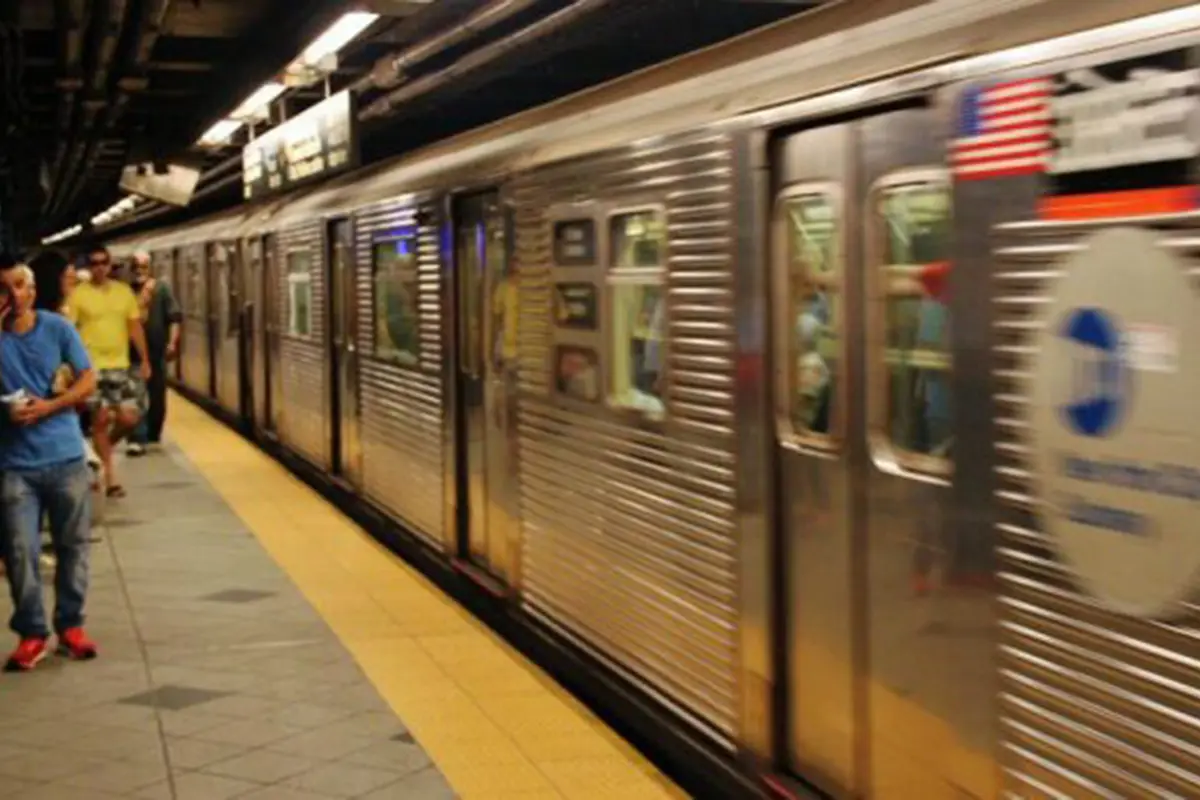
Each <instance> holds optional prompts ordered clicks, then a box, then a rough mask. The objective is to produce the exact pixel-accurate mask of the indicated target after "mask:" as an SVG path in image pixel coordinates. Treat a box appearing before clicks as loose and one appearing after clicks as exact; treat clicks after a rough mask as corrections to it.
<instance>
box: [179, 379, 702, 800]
mask: <svg viewBox="0 0 1200 800" xmlns="http://www.w3.org/2000/svg"><path fill="white" fill-rule="evenodd" d="M169 428H170V435H171V439H172V441H174V442H175V444H176V445H178V447H179V449H180V450H181V451H182V453H183V455H184V456H185V457H186V458H187V459H188V461H190V462H191V465H192V466H193V467H194V468H195V469H196V471H197V472H199V473H200V474H201V475H203V476H204V478H205V479H206V480H207V481H208V482H209V484H210V485H211V486H212V487H213V489H214V490H215V491H216V493H217V494H218V495H220V497H221V498H222V500H223V501H224V502H225V503H226V504H227V505H228V506H229V507H230V508H231V509H232V510H233V511H234V513H235V514H236V515H237V516H238V517H239V518H240V519H241V520H242V521H243V522H244V523H245V525H246V527H247V528H248V529H249V530H250V532H251V533H252V534H253V535H254V537H255V538H256V539H257V540H258V541H259V543H260V544H261V545H262V546H263V548H264V549H265V550H266V551H267V552H268V554H270V556H271V557H272V559H273V560H274V561H275V562H276V563H277V564H278V565H279V567H280V568H281V569H282V570H283V571H284V572H285V573H286V574H287V575H288V577H289V578H290V579H291V580H292V582H293V583H294V584H295V585H296V587H297V588H298V589H299V590H300V592H301V594H302V595H303V596H304V597H305V599H307V600H308V602H309V603H310V604H312V606H313V608H315V609H316V611H317V612H318V613H319V614H320V615H321V617H322V618H323V619H324V621H325V623H326V624H327V625H328V626H329V627H330V629H331V630H332V631H333V632H334V634H335V635H336V636H337V637H338V639H339V640H340V641H341V642H342V644H343V645H344V646H345V647H346V648H347V650H349V652H350V653H351V655H352V656H353V657H354V659H355V661H356V662H357V663H358V665H359V667H360V668H361V669H362V670H363V672H364V673H365V674H366V676H367V678H368V680H370V682H371V683H372V685H374V687H375V688H376V690H377V691H378V692H379V694H380V696H381V697H382V698H383V699H384V701H385V702H386V703H387V704H388V705H389V707H390V708H391V709H392V710H393V711H394V712H395V714H396V716H397V717H399V718H400V720H401V721H402V722H403V723H404V724H405V725H407V726H408V728H409V729H410V730H411V732H412V734H413V736H414V737H415V738H416V740H417V742H418V743H419V744H420V745H421V746H422V747H423V748H424V749H425V751H426V752H427V753H428V754H429V756H430V758H431V759H432V760H433V761H434V763H435V764H436V765H437V767H438V769H439V770H440V771H441V772H442V774H443V775H444V776H445V777H446V779H447V780H448V781H449V782H450V784H451V785H452V786H453V787H454V789H455V791H456V792H457V793H458V794H459V795H460V796H461V797H464V798H491V799H494V800H505V798H514V799H515V798H526V800H533V799H534V798H543V797H545V798H571V799H572V800H574V799H575V798H579V800H586V799H587V798H613V797H620V798H622V800H640V798H679V797H685V796H686V795H685V794H684V793H683V792H681V791H680V790H679V789H678V788H677V787H675V786H674V785H672V784H671V783H670V781H668V780H667V779H666V778H665V777H664V776H663V775H661V774H660V773H659V772H658V771H657V770H656V769H655V768H654V767H653V765H651V764H650V763H649V762H648V761H646V759H645V758H643V757H642V756H641V754H639V753H638V752H637V751H636V750H634V749H633V748H632V747H631V746H630V745H628V744H627V743H626V742H625V741H623V740H622V739H621V738H620V737H619V736H617V735H616V734H615V733H613V732H612V731H611V730H610V729H609V728H607V727H606V726H605V725H604V724H603V723H601V722H600V721H599V720H598V719H597V718H596V717H595V716H593V715H592V714H591V713H590V712H589V711H588V710H587V709H586V708H584V707H583V706H582V704H580V703H579V702H577V701H576V700H575V699H574V698H572V697H571V696H570V695H568V694H567V693H566V692H565V691H564V690H563V689H562V688H561V687H559V686H558V685H557V684H555V683H554V682H553V681H552V680H551V679H550V678H549V677H548V676H546V675H545V674H544V673H543V672H542V671H541V670H539V669H538V668H537V667H536V666H535V665H533V664H532V663H530V662H529V661H528V660H526V659H525V658H524V657H522V656H521V655H520V654H519V653H517V652H516V651H514V650H513V649H512V648H510V647H508V645H507V644H505V643H504V642H503V641H501V640H500V639H499V638H498V637H497V636H496V635H495V634H494V633H492V632H491V631H490V630H488V629H487V628H486V627H485V626H483V625H482V624H481V623H479V622H478V621H477V620H475V619H474V618H473V617H472V616H471V615H470V614H469V613H468V612H467V611H465V610H464V609H462V608H461V607H459V606H458V605H457V604H456V603H454V602H453V601H452V600H450V598H448V597H447V596H446V595H444V594H443V593H442V592H441V591H439V590H438V589H436V588H435V587H434V586H432V585H431V584H430V583H429V582H428V581H427V580H426V579H425V578H424V577H423V576H422V575H420V574H419V573H418V572H417V571H416V570H414V569H413V568H411V567H410V566H408V565H407V564H406V563H404V562H403V561H402V560H400V559H399V558H397V557H396V556H395V555H393V554H392V553H391V552H390V551H388V550H387V549H385V548H384V547H382V546H381V545H379V544H378V543H377V542H376V541H375V540H374V539H373V538H372V537H371V536H370V535H369V534H368V533H366V532H365V531H363V530H362V529H361V528H359V527H358V526H357V525H355V524H354V523H353V522H352V521H351V520H349V519H348V518H346V517H345V516H344V515H342V514H341V512H339V511H338V510H337V509H336V508H334V507H333V506H332V505H330V504H329V503H327V502H326V501H325V500H324V499H323V498H321V497H320V496H319V495H318V494H316V493H315V492H314V491H312V490H311V489H310V488H309V487H308V486H307V485H305V484H304V483H303V482H301V481H300V480H299V479H297V478H296V477H295V476H293V475H292V474H291V473H290V472H288V471H287V470H286V469H285V468H284V467H283V466H281V465H280V464H278V463H277V462H275V461H274V460H273V459H272V458H270V457H269V456H267V455H265V454H264V453H262V452H261V451H259V450H258V449H257V448H255V447H254V446H253V445H251V444H250V443H248V442H246V441H245V440H244V439H242V438H241V437H240V436H238V435H237V434H236V433H234V432H233V431H231V430H229V429H228V428H226V427H225V426H224V425H222V424H220V423H218V422H216V421H215V420H213V419H211V418H210V417H208V416H207V415H206V414H205V413H204V412H203V411H202V410H201V409H200V408H198V407H197V406H195V405H193V404H192V403H190V402H188V401H187V400H185V399H183V398H182V397H180V396H178V395H176V394H173V395H172V409H171V420H170V424H169Z"/></svg>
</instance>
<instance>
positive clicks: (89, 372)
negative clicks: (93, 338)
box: [11, 328, 97, 425]
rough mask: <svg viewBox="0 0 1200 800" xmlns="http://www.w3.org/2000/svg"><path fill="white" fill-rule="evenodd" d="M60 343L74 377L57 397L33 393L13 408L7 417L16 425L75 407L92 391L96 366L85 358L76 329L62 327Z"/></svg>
mask: <svg viewBox="0 0 1200 800" xmlns="http://www.w3.org/2000/svg"><path fill="white" fill-rule="evenodd" d="M60 346H61V349H62V358H63V361H64V362H65V363H67V364H69V365H70V366H71V369H72V370H74V371H75V380H74V381H73V382H72V383H71V385H70V386H69V387H67V390H66V391H65V392H63V393H62V394H60V395H59V396H58V397H53V398H50V399H45V398H41V397H35V398H33V399H32V400H31V401H30V402H28V403H26V404H24V405H22V406H18V407H17V408H14V409H13V410H12V411H11V417H12V420H13V422H16V423H17V424H18V425H32V424H33V423H35V422H37V421H38V420H41V419H45V418H46V417H49V416H53V415H54V414H57V413H59V412H61V411H66V410H67V409H71V408H75V407H77V406H78V405H79V404H80V403H82V402H83V401H84V400H87V399H88V397H90V396H91V394H92V392H94V391H96V380H97V379H96V370H94V369H92V362H91V359H90V358H88V354H87V350H86V349H85V348H84V346H83V339H81V338H80V337H79V332H78V331H77V330H75V329H74V328H64V329H63V336H62V341H61V345H60Z"/></svg>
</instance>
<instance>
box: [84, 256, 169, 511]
mask: <svg viewBox="0 0 1200 800" xmlns="http://www.w3.org/2000/svg"><path fill="white" fill-rule="evenodd" d="M88 266H89V268H90V270H91V280H90V281H89V282H87V283H84V284H80V285H79V287H78V288H76V289H75V291H74V292H73V293H72V294H71V306H70V309H69V314H70V318H71V321H72V322H74V323H75V326H76V327H77V328H78V329H79V335H80V337H81V338H82V339H83V344H84V347H86V348H87V351H88V354H89V355H90V356H91V358H92V364H93V366H94V367H95V368H96V371H97V374H98V378H99V380H98V383H97V388H96V393H95V394H93V395H92V398H91V403H90V405H91V409H92V441H93V443H94V444H95V445H96V452H97V453H98V454H99V456H100V460H101V461H102V462H103V463H104V474H105V478H106V480H107V483H108V486H107V488H106V492H107V494H108V496H109V497H124V496H125V490H124V489H123V488H121V484H120V482H119V481H117V478H116V473H115V472H114V471H113V457H112V456H113V448H114V447H115V446H116V445H117V444H118V443H119V442H120V441H121V440H122V439H124V438H125V437H126V436H128V435H129V434H130V433H131V432H132V431H133V429H134V428H136V427H137V424H138V421H139V420H140V419H141V417H142V414H143V413H144V412H145V403H146V380H147V379H148V378H149V377H150V359H149V357H148V354H147V352H146V334H145V331H144V330H142V311H141V308H140V307H139V306H138V301H137V297H136V296H135V295H134V293H133V290H132V289H130V288H129V285H128V284H127V283H124V282H123V281H116V280H113V279H112V256H110V255H109V252H108V250H106V249H105V248H103V247H94V248H92V251H91V253H90V254H89V256H88ZM130 343H132V344H133V346H134V347H135V348H137V352H138V355H139V356H141V363H140V364H139V365H138V367H137V368H136V369H134V368H131V366H130V359H129V346H130Z"/></svg>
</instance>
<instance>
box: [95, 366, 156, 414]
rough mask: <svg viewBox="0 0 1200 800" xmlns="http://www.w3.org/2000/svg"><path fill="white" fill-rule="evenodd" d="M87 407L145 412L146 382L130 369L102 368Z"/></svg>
mask: <svg viewBox="0 0 1200 800" xmlns="http://www.w3.org/2000/svg"><path fill="white" fill-rule="evenodd" d="M88 408H90V409H92V410H95V409H97V408H112V409H118V410H121V411H136V412H137V413H138V414H144V413H146V382H145V381H143V380H142V379H141V377H140V376H139V375H138V374H137V372H135V371H134V370H132V369H102V370H100V373H99V375H98V377H97V382H96V391H95V393H94V394H93V395H92V396H91V398H90V399H89V400H88Z"/></svg>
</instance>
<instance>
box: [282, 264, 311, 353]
mask: <svg viewBox="0 0 1200 800" xmlns="http://www.w3.org/2000/svg"><path fill="white" fill-rule="evenodd" d="M295 256H304V257H305V258H306V259H307V260H308V262H307V263H308V268H307V269H306V270H304V271H303V272H297V271H293V270H292V259H293V257H295ZM314 260H315V258H314V253H313V249H312V248H311V247H293V248H290V249H288V250H286V251H285V252H284V255H283V274H284V282H285V285H286V286H287V305H286V306H285V309H286V314H287V328H286V331H287V336H288V338H290V339H301V340H311V339H313V338H314V333H313V329H314V328H315V327H316V325H315V324H314V322H315V321H314V320H313V290H312V283H313V281H312V277H313V276H312V273H313V261H314ZM298 288H300V289H301V290H302V291H305V292H307V294H308V316H307V321H308V330H306V331H301V330H298V325H297V315H296V303H295V292H296V290H297V289H298Z"/></svg>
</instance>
